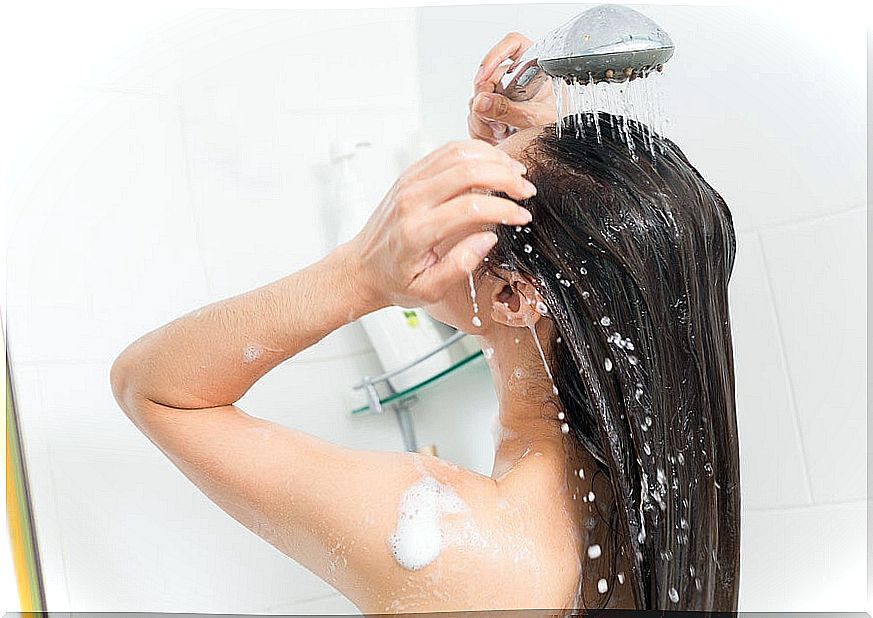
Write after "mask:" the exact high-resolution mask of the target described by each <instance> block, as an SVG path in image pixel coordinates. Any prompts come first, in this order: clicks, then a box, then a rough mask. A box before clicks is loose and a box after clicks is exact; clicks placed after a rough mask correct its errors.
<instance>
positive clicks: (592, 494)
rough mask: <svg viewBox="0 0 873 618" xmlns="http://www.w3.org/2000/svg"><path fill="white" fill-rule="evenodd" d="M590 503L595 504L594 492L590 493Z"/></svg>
mask: <svg viewBox="0 0 873 618" xmlns="http://www.w3.org/2000/svg"><path fill="white" fill-rule="evenodd" d="M588 502H594V492H593V491H589V492H588Z"/></svg>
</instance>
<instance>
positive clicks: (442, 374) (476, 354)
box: [352, 350, 484, 416]
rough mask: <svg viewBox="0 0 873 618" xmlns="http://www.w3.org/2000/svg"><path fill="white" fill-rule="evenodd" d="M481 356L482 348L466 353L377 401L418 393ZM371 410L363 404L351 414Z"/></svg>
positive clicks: (391, 399) (393, 401)
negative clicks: (412, 384)
mask: <svg viewBox="0 0 873 618" xmlns="http://www.w3.org/2000/svg"><path fill="white" fill-rule="evenodd" d="M483 356H484V355H483V354H482V350H478V351H476V352H474V353H472V354H466V355H465V356H463V357H462V358H460V359H459V360H457V361H455V362H454V363H452V365H451V366H450V367H447V368H446V369H443V370H442V371H440V372H439V373H437V374H435V375H433V376H431V377H429V378H428V379H427V380H424V381H423V382H419V383H418V384H416V385H414V386H410V387H409V388H407V389H405V390H402V391H400V392H397V393H391V394H390V395H386V396H384V397H380V398H379V402H380V403H381V404H382V405H388V404H391V403H396V402H399V401H401V400H403V399H405V398H407V397H410V396H413V395H416V394H418V393H420V392H421V391H422V390H424V389H426V388H427V387H429V386H432V385H434V384H436V383H437V382H440V381H441V380H443V379H444V378H446V377H447V376H449V375H450V374H453V373H455V372H456V371H458V370H459V369H461V367H464V366H466V365H469V364H470V363H472V362H474V361H476V360H477V359H479V358H482V357H483ZM371 412H372V410H371V408H370V406H369V405H363V406H360V407H358V408H355V409H354V410H352V414H353V415H355V416H359V415H363V414H369V413H371Z"/></svg>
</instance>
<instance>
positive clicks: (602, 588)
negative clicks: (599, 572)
mask: <svg viewBox="0 0 873 618" xmlns="http://www.w3.org/2000/svg"><path fill="white" fill-rule="evenodd" d="M607 590H609V584H608V583H606V580H605V579H603V578H602V577H601V578H600V580H598V582H597V592H599V593H600V594H604V593H605V592H606V591H607Z"/></svg>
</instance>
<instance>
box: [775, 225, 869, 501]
mask: <svg viewBox="0 0 873 618" xmlns="http://www.w3.org/2000/svg"><path fill="white" fill-rule="evenodd" d="M865 230H866V211H865V210H864V209H863V208H862V209H857V210H855V211H852V212H850V213H846V214H842V215H838V216H834V217H830V218H827V219H821V220H818V221H814V222H809V223H805V224H802V225H792V226H785V227H782V228H778V229H774V230H770V231H767V232H764V233H762V234H761V239H762V243H763V250H764V256H765V258H766V264H767V271H768V273H769V276H770V279H771V283H772V287H773V292H774V295H775V299H776V309H777V314H778V319H779V325H780V329H781V333H782V337H783V339H784V343H785V350H786V353H787V356H788V369H789V372H790V375H791V384H792V387H793V389H794V395H795V402H796V405H797V412H798V417H799V421H800V429H801V434H802V438H803V446H804V452H805V454H806V457H807V468H808V469H809V472H810V475H811V482H812V493H813V497H814V499H815V501H816V502H837V501H845V500H858V499H863V498H865V497H866V478H865V471H866V457H865V454H866V419H867V405H866V397H867V395H866V349H865V346H864V342H865V341H866V340H867V319H866V317H867V316H866V294H865V293H866V260H865V257H866V241H865Z"/></svg>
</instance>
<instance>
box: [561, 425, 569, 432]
mask: <svg viewBox="0 0 873 618" xmlns="http://www.w3.org/2000/svg"><path fill="white" fill-rule="evenodd" d="M561 433H570V426H569V425H568V424H567V423H561Z"/></svg>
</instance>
